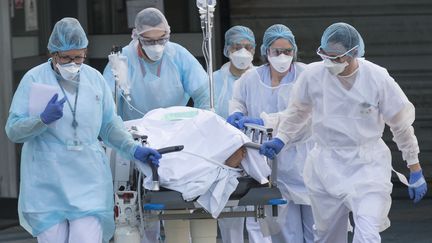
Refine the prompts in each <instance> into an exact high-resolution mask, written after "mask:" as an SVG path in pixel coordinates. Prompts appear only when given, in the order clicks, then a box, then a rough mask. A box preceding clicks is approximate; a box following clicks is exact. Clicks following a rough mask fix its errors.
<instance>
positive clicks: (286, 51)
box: [267, 47, 294, 57]
mask: <svg viewBox="0 0 432 243" xmlns="http://www.w3.org/2000/svg"><path fill="white" fill-rule="evenodd" d="M293 53H294V48H273V47H270V48H269V49H268V50H267V54H268V55H269V56H271V57H277V56H279V55H280V54H285V55H287V56H292V54H293Z"/></svg>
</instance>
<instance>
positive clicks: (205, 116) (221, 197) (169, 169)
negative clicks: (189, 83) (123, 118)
mask: <svg viewBox="0 0 432 243" xmlns="http://www.w3.org/2000/svg"><path fill="white" fill-rule="evenodd" d="M125 124H126V126H127V127H131V126H136V127H137V128H138V131H139V133H141V134H146V135H147V136H148V143H149V145H150V146H151V147H153V148H162V147H167V146H174V145H183V146H184V149H183V150H182V151H180V152H175V153H168V154H164V155H163V157H162V159H161V160H160V166H159V169H158V172H159V180H160V185H161V186H162V187H165V188H168V189H171V190H176V191H179V192H181V193H182V195H183V198H184V199H185V200H188V201H189V200H194V199H195V198H198V199H197V202H198V203H199V204H200V205H201V206H203V208H205V209H206V210H207V211H209V212H210V213H211V214H212V215H213V217H217V216H218V215H219V213H220V212H221V211H222V209H223V207H224V206H225V204H226V202H227V201H228V199H229V196H230V195H231V193H232V192H233V191H234V190H235V189H236V187H237V184H238V180H237V177H239V176H241V175H242V174H243V173H244V172H246V173H247V174H249V175H250V176H251V177H253V178H254V179H255V180H257V181H258V182H260V183H267V182H268V181H267V177H268V175H269V174H270V168H269V166H268V165H267V163H266V161H265V159H264V157H263V156H261V155H260V154H259V153H258V151H256V150H253V149H250V148H244V147H243V145H244V144H245V143H247V142H250V139H249V138H248V137H247V136H246V135H244V134H243V133H242V132H241V131H239V130H238V129H236V128H234V127H233V126H231V125H230V124H228V123H226V122H225V120H224V119H223V118H221V117H219V116H218V115H216V114H215V113H213V112H210V111H206V110H200V109H196V108H191V107H170V108H160V109H156V110H153V111H150V112H149V113H147V114H146V115H145V116H144V117H143V118H141V119H137V120H132V121H127V122H126V123H125ZM239 162H240V163H241V166H240V167H241V168H234V167H237V166H238V164H239ZM139 169H140V170H141V171H143V172H144V174H145V175H146V178H145V180H144V186H145V187H146V188H151V181H152V178H151V170H150V167H149V166H148V165H145V164H142V163H140V164H139Z"/></svg>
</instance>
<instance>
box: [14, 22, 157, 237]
mask: <svg viewBox="0 0 432 243" xmlns="http://www.w3.org/2000/svg"><path fill="white" fill-rule="evenodd" d="M87 45H88V41H87V37H86V34H85V32H84V30H83V29H82V27H81V25H80V23H79V22H78V20H76V19H74V18H64V19H62V20H60V21H58V22H57V23H56V24H55V26H54V29H53V31H52V33H51V36H50V38H49V41H48V50H49V52H50V54H51V56H52V58H50V59H48V61H47V62H46V63H43V64H41V65H39V66H36V67H34V68H32V69H31V70H30V71H28V72H27V73H26V74H25V75H24V77H23V78H22V80H21V82H20V84H19V86H18V89H17V90H16V92H15V95H14V97H13V100H12V105H11V108H10V111H9V117H8V120H7V124H6V133H7V135H8V137H9V139H10V140H12V141H13V142H15V143H24V146H23V148H22V154H21V182H20V183H21V185H20V195H19V203H18V210H19V218H20V223H21V225H22V226H23V227H24V228H25V229H26V230H27V231H29V232H30V233H31V234H32V235H33V236H36V237H37V240H38V242H40V243H42V242H43V243H58V242H68V243H95V242H102V241H104V242H108V240H109V239H110V238H111V237H112V235H113V233H114V214H113V207H114V205H113V204H114V202H113V187H112V178H111V170H110V165H109V163H108V161H107V158H106V157H105V153H104V151H103V148H102V146H101V144H100V142H99V140H98V137H101V138H102V139H103V141H104V143H105V144H107V145H109V146H112V147H113V148H115V149H117V150H118V151H120V152H122V153H123V155H124V156H126V157H127V158H129V159H134V158H135V159H137V160H140V161H142V162H147V161H148V160H149V159H150V160H152V163H154V164H158V159H159V158H161V155H160V154H159V153H158V152H157V151H155V150H153V149H150V148H144V147H141V146H139V144H137V143H136V142H135V141H134V140H133V139H132V136H131V135H130V134H129V133H128V132H127V130H126V129H125V128H124V126H123V122H122V120H121V119H120V117H118V116H117V115H116V114H115V111H114V102H113V98H112V94H111V90H110V89H109V86H108V85H107V84H106V82H105V80H104V78H103V77H102V75H101V74H100V73H99V72H98V71H96V70H95V69H93V68H92V67H90V66H88V65H86V64H84V63H83V62H84V60H85V58H86V51H87ZM37 87H46V90H51V89H54V90H57V91H58V92H57V93H56V94H55V95H53V96H52V97H50V100H49V102H48V103H47V104H46V106H45V107H44V106H42V107H41V108H42V111H41V112H36V110H37V109H36V108H32V106H34V104H35V103H37V102H38V101H37V99H38V98H37V97H36V98H30V97H31V93H33V92H35V90H36V88H37ZM48 87H49V88H48ZM38 89H41V88H38ZM42 90H43V89H42ZM41 99H42V97H41Z"/></svg>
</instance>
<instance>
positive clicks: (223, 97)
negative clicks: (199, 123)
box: [213, 62, 239, 119]
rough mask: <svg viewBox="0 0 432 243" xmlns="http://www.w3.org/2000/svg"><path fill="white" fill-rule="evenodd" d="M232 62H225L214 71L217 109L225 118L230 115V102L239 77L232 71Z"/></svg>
mask: <svg viewBox="0 0 432 243" xmlns="http://www.w3.org/2000/svg"><path fill="white" fill-rule="evenodd" d="M230 64H231V63H230V62H227V63H225V64H224V65H223V66H222V67H221V68H220V69H219V70H217V71H215V72H214V73H213V80H214V96H215V99H214V104H215V111H216V114H218V115H219V116H221V117H223V118H225V119H227V117H228V116H229V112H228V107H229V105H228V104H229V103H228V102H229V100H230V99H231V97H232V92H233V86H234V82H235V81H236V80H237V79H238V78H239V77H236V76H234V75H233V74H232V73H231V72H230V70H229V67H230Z"/></svg>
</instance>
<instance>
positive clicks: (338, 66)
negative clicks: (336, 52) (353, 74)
mask: <svg viewBox="0 0 432 243" xmlns="http://www.w3.org/2000/svg"><path fill="white" fill-rule="evenodd" d="M324 66H325V67H326V68H327V70H328V71H329V72H330V73H331V74H333V75H338V74H340V73H341V72H343V71H344V70H345V67H346V66H348V62H346V61H345V62H342V63H337V62H332V61H331V60H330V59H324Z"/></svg>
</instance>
